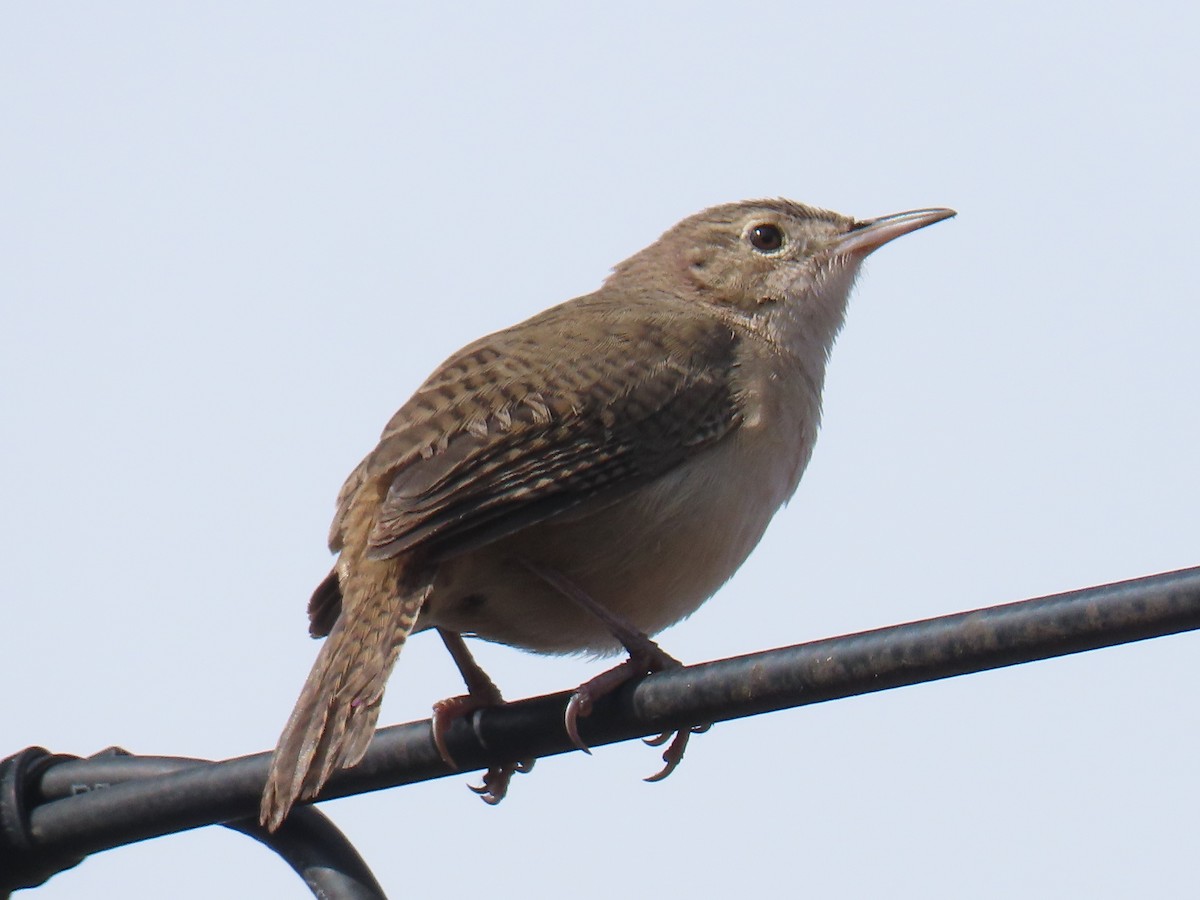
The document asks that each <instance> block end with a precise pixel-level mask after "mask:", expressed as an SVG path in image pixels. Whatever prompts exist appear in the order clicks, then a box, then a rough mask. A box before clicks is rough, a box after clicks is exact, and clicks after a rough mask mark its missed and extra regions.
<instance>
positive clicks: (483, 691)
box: [431, 628, 534, 806]
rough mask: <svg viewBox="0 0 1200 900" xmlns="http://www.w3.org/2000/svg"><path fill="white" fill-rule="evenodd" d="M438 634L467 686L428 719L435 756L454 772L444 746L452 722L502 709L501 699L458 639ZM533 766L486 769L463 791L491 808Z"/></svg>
mask: <svg viewBox="0 0 1200 900" xmlns="http://www.w3.org/2000/svg"><path fill="white" fill-rule="evenodd" d="M438 634H439V635H441V638H442V643H444V644H445V645H446V649H447V650H449V651H450V656H451V657H452V658H453V659H454V663H455V665H457V666H458V671H459V672H460V673H461V674H462V677H463V681H464V682H465V683H466V685H467V693H465V694H461V695H459V696H458V697H449V698H447V699H445V700H440V701H438V702H437V703H435V704H433V716H432V719H431V723H432V726H433V728H432V730H433V744H434V746H435V747H437V751H438V756H440V757H441V758H442V761H443V762H444V763H445V764H446V765H448V766H450V767H451V768H452V769H457V768H458V763H457V762H455V761H454V757H453V756H452V755H451V754H450V747H449V745H448V744H447V742H446V735H447V734H448V733H449V731H450V726H451V725H452V724H453V723H454V720H455V719H465V718H466V717H467V716H470V715H473V714H474V713H476V712H478V711H479V710H481V709H492V708H495V707H497V706H503V705H504V697H503V696H501V694H500V689H499V688H498V687H496V685H495V683H494V682H493V681H492V679H491V678H489V677H488V674H487V673H486V672H485V671H483V669H482V668H481V667H480V665H479V663H477V662H476V661H475V657H473V656H472V655H471V651H470V650H468V649H467V645H466V643H465V642H464V641H463V639H462V635H460V634H455V633H454V632H452V631H443V630H442V629H440V628H439V629H438ZM533 763H534V761H533V760H532V759H529V760H520V761H517V762H509V763H501V764H497V765H492V766H489V767H488V770H487V772H485V773H484V775H483V784H481V785H474V784H468V785H467V787H468V788H470V789H471V790H472V791H474V792H475V793H476V794H478V795H479V796H480V797H481V798H482V799H483V802H484V803H487V804H489V805H491V806H495V805H496V804H497V803H499V802H500V801H501V800H503V799H504V796H505V794H507V793H508V785H509V782H510V781H512V777H513V775H517V774H524V773H526V772H528V771H530V770H531V769H532V768H533Z"/></svg>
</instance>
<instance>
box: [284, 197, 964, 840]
mask: <svg viewBox="0 0 1200 900" xmlns="http://www.w3.org/2000/svg"><path fill="white" fill-rule="evenodd" d="M952 215H954V212H953V210H949V209H923V210H917V211H915V212H904V213H899V214H897V215H891V216H883V217H881V218H877V219H867V220H855V219H852V218H849V217H847V216H843V215H839V214H837V213H833V212H828V211H826V210H821V209H815V208H813V207H810V206H804V205H801V204H799V203H794V202H791V201H787V200H761V201H750V202H743V203H732V204H727V205H724V206H717V207H714V208H712V209H708V210H705V211H704V212H701V213H699V214H697V215H694V216H692V217H690V218H688V219H685V220H683V221H682V222H680V223H679V224H678V225H676V226H675V227H674V228H672V229H670V230H669V231H668V232H666V233H665V234H664V235H663V236H662V237H661V238H659V239H658V240H657V241H656V242H655V243H653V244H651V245H650V246H649V247H647V248H646V249H644V250H642V251H641V252H640V253H637V254H636V255H634V256H632V257H630V258H629V259H627V260H626V261H625V262H623V263H621V264H620V265H618V266H616V268H615V269H614V270H613V273H612V275H610V276H609V278H608V279H607V280H606V281H605V282H604V285H603V286H602V287H601V288H600V289H599V290H598V291H596V292H595V293H593V294H589V295H587V296H585V297H579V298H577V299H575V300H571V301H569V302H567V303H564V304H562V305H560V306H556V307H554V308H552V309H549V310H546V311H545V312H543V313H541V314H539V315H536V316H534V317H533V318H531V319H528V320H527V321H525V322H522V323H520V324H519V325H514V326H513V327H511V328H508V329H505V330H504V331H499V332H497V333H495V334H492V335H489V336H488V337H485V338H482V339H480V340H478V341H476V342H475V343H473V344H470V345H468V346H467V347H464V348H463V349H462V350H460V351H458V352H457V353H455V354H454V355H453V356H451V357H450V358H449V359H448V360H447V361H446V362H445V363H443V364H442V365H441V366H439V367H438V369H437V370H436V371H435V372H434V373H433V374H432V375H431V376H430V377H429V379H428V380H427V381H426V382H425V383H424V384H423V385H421V387H420V388H418V390H417V392H416V394H414V395H413V397H412V398H411V399H410V400H409V401H408V402H407V403H405V404H404V406H403V407H402V408H401V409H400V411H399V412H397V413H396V415H395V416H393V417H392V420H391V421H390V422H389V423H388V425H387V427H386V428H385V429H384V432H383V435H382V437H381V438H380V441H379V445H378V446H377V447H376V448H375V449H374V450H372V451H371V453H370V454H368V455H367V457H366V459H364V460H363V461H362V462H361V463H360V464H359V466H358V468H356V469H355V470H354V471H353V472H352V473H351V474H350V477H349V478H348V479H347V480H346V483H345V485H344V486H343V487H342V490H341V493H340V494H339V496H338V503H337V513H336V515H335V516H334V520H333V527H332V530H331V532H330V538H329V544H330V547H331V548H332V549H333V550H334V551H335V552H337V553H338V554H339V556H338V560H337V565H336V566H335V568H334V570H333V572H331V573H330V576H329V577H328V578H327V579H326V580H325V581H324V582H323V583H322V584H321V586H320V587H318V588H317V591H316V593H315V594H314V595H313V599H312V601H311V602H310V604H309V613H310V618H311V629H310V630H311V631H312V633H313V634H314V636H321V635H325V634H328V638H327V639H326V641H325V644H324V646H322V648H321V651H320V653H319V654H318V656H317V660H316V663H315V664H314V665H313V668H312V672H311V673H310V674H309V676H308V680H307V681H306V682H305V684H304V689H303V691H302V693H301V695H300V699H299V700H298V701H297V703H296V707H295V710H294V711H293V712H292V715H291V718H290V719H289V720H288V723H287V726H286V727H285V729H284V731H283V735H282V736H281V737H280V740H279V745H278V747H277V748H276V750H275V755H274V757H273V759H272V762H271V771H270V776H269V779H268V782H267V785H266V789H265V791H264V793H263V799H262V810H261V816H262V821H263V822H264V823H265V824H266V825H267V826H268V827H270V828H275V827H277V826H278V825H279V824H280V823H281V822H282V821H283V819H284V817H285V816H286V815H287V812H288V810H289V809H290V808H291V806H292V805H293V803H295V802H296V801H297V800H298V799H306V798H310V797H312V796H314V795H315V794H316V793H317V791H318V790H319V789H320V788H321V786H322V785H323V784H324V783H325V781H326V779H328V777H329V776H330V774H331V773H332V772H333V771H334V770H335V769H336V768H339V767H342V766H351V765H354V764H355V763H356V762H358V761H359V759H361V757H362V755H363V754H364V753H365V751H366V749H367V744H368V743H369V742H370V739H371V736H372V734H373V733H374V730H375V723H376V719H377V717H378V713H379V703H380V700H381V698H382V696H383V690H384V683H385V682H386V681H387V678H388V675H389V673H390V672H391V669H392V666H393V664H394V663H395V661H396V656H397V654H398V653H399V652H400V649H401V647H402V646H403V645H404V642H405V640H406V639H407V638H408V636H409V634H411V633H412V632H414V631H423V630H427V629H430V628H436V629H437V630H438V631H439V632H440V633H441V634H442V636H443V639H445V640H446V643H447V646H448V647H449V648H450V649H451V652H452V653H454V655H455V659H456V661H457V662H459V665H460V668H462V670H463V674H464V677H465V678H466V680H467V683H468V687H469V688H470V690H471V693H470V695H468V696H467V697H465V698H456V700H452V701H445V703H446V704H450V705H449V706H445V705H440V706H441V712H442V713H443V714H444V715H443V725H444V719H445V717H446V715H450V716H453V715H460V714H463V713H464V712H465V711H467V710H470V709H473V708H477V707H478V706H479V705H482V704H487V703H493V702H500V697H499V693H498V692H496V691H495V688H494V687H492V685H491V682H490V681H488V680H487V678H486V676H483V675H482V672H480V671H479V670H478V667H475V666H474V665H473V663H471V661H470V657H469V655H468V654H467V653H466V650H465V646H464V645H463V643H462V640H461V637H460V636H461V635H474V636H478V637H481V638H484V639H486V640H490V641H498V642H500V643H504V644H511V645H512V646H515V647H521V648H524V649H526V650H532V651H535V652H540V653H574V652H579V651H587V652H594V653H609V652H615V651H619V650H620V649H621V648H622V647H623V646H624V647H625V648H626V649H627V650H629V651H630V654H631V662H627V663H625V664H623V666H619V667H618V668H617V669H614V670H612V671H611V672H610V673H605V675H602V676H600V677H599V678H597V679H594V680H593V681H591V682H588V683H587V684H585V685H582V686H581V687H580V689H579V692H578V693H577V694H576V697H575V699H573V701H572V703H571V705H570V707H569V708H568V711H567V728H568V731H569V732H570V733H571V734H572V736H573V737H574V739H575V740H576V742H577V743H578V742H579V739H578V732H577V731H576V730H575V718H576V717H577V716H579V715H586V713H587V711H588V709H589V707H590V703H591V701H592V700H593V699H595V697H597V696H599V695H600V694H602V693H604V692H606V691H608V690H611V689H613V688H614V687H615V686H617V685H618V684H620V683H621V682H622V681H624V680H628V679H629V678H631V677H636V676H638V675H641V674H645V673H646V672H649V671H654V670H657V669H661V668H663V667H664V666H666V665H670V664H672V663H673V662H674V661H673V660H671V658H670V657H668V656H666V654H664V653H662V652H661V651H659V650H658V648H657V646H656V645H655V644H654V643H653V642H651V641H650V640H649V639H648V638H647V637H646V635H650V634H655V633H657V632H659V631H661V630H662V629H664V628H666V627H667V626H669V625H671V624H673V623H675V622H678V621H679V620H680V619H683V618H684V617H686V616H688V615H689V614H691V613H692V612H694V611H695V610H696V609H697V608H698V607H699V606H700V605H701V604H702V603H703V602H704V601H705V600H707V599H708V597H709V596H711V595H712V594H713V592H714V591H716V590H717V588H719V587H720V586H721V585H722V584H723V583H724V582H725V581H726V580H727V579H728V578H729V577H730V576H731V575H732V574H733V573H734V571H735V570H736V569H737V568H738V566H740V565H741V564H742V562H743V561H744V560H745V559H746V557H747V556H748V555H749V553H750V551H751V550H752V549H753V548H754V546H755V545H756V544H757V543H758V541H759V539H760V538H761V537H762V535H763V532H764V530H765V529H766V527H767V523H768V522H769V521H770V520H771V517H772V516H773V515H774V514H775V512H776V510H778V509H779V508H780V506H781V505H782V504H783V503H784V502H785V501H786V500H787V499H788V498H789V497H790V496H791V495H792V493H793V491H795V489H796V485H797V483H798V482H799V481H800V476H801V474H802V473H803V471H804V467H805V465H806V464H807V463H808V459H809V456H810V455H811V453H812V449H813V443H814V441H815V440H816V436H817V425H818V421H819V419H820V413H821V389H822V385H823V383H824V379H825V364H826V360H827V359H828V357H829V352H830V349H831V347H832V345H833V341H834V338H835V336H836V335H837V333H838V330H839V329H840V328H841V325H842V321H843V318H844V316H845V310H846V301H847V298H848V295H849V293H850V289H851V287H852V285H853V283H854V279H855V276H856V275H857V273H858V270H859V266H860V264H861V263H862V261H863V259H864V258H865V257H866V256H867V255H868V254H869V253H870V252H871V251H873V250H875V249H876V248H878V247H880V246H882V245H883V244H885V243H887V242H888V241H890V240H892V239H893V238H896V237H899V236H900V235H903V234H907V233H909V232H911V231H915V230H916V229H918V228H922V227H924V226H926V225H930V224H932V223H934V222H938V221H941V220H942V219H945V218H948V217H949V216H952ZM456 703H457V706H456V705H455V704H456ZM437 723H438V716H436V715H435V737H436V738H437V739H438V741H439V748H440V749H441V750H442V752H443V755H445V756H447V757H448V754H446V751H445V747H444V744H442V743H441V736H440V734H439V733H438V732H439V728H438V727H437ZM681 737H682V738H684V739H686V733H684V734H682V735H681ZM676 744H677V745H679V746H678V747H677V751H678V752H677V753H676V758H675V760H674V761H675V762H677V761H678V756H679V755H681V754H682V744H681V741H680V737H677V738H676ZM664 758H666V757H664ZM671 765H672V761H670V760H668V768H670V767H671ZM509 772H511V769H510V770H507V771H501V772H496V771H493V772H490V773H489V777H490V779H491V780H490V781H488V780H485V785H487V786H488V789H487V790H486V791H483V792H486V793H488V794H489V795H490V796H488V797H485V799H489V800H497V799H499V797H500V796H502V795H503V790H504V787H505V785H506V783H507V774H508V773H509Z"/></svg>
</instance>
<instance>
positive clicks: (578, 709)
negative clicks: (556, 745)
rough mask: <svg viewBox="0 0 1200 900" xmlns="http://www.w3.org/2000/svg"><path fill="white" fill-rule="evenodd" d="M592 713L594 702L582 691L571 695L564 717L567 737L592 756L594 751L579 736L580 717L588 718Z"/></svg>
mask: <svg viewBox="0 0 1200 900" xmlns="http://www.w3.org/2000/svg"><path fill="white" fill-rule="evenodd" d="M591 711H592V701H591V698H590V697H588V696H587V695H586V694H585V693H584V692H583V691H582V690H579V691H576V692H575V693H574V694H572V695H571V699H570V701H568V703H567V711H566V714H565V715H564V717H563V724H564V725H565V726H566V729H567V737H569V738H570V739H571V743H572V744H574V745H575V746H576V747H578V748H579V749H580V750H582V751H583V752H584V753H586V754H587V755H588V756H591V755H592V749H591V748H590V747H589V746H588V745H587V744H586V743H584V741H583V738H582V737H580V736H579V717H580V716H586V715H587V714H588V713H590V712H591Z"/></svg>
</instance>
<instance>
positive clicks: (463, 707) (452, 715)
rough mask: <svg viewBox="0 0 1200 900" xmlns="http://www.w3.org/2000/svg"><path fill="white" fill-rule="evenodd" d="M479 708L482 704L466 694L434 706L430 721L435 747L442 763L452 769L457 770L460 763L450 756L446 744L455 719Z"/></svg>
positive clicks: (441, 701)
mask: <svg viewBox="0 0 1200 900" xmlns="http://www.w3.org/2000/svg"><path fill="white" fill-rule="evenodd" d="M479 706H480V704H479V703H478V701H477V700H476V699H475V698H474V697H471V696H470V695H466V694H464V695H463V696H461V697H448V698H447V699H445V700H439V701H438V702H437V703H435V704H433V714H432V715H431V716H430V719H429V721H430V726H431V730H432V731H433V745H434V746H435V747H437V752H438V756H440V757H441V758H442V762H444V763H445V764H446V765H448V766H449V767H450V768H452V769H457V768H458V763H457V762H455V761H454V757H453V756H451V755H450V748H449V746H448V745H447V744H446V734H447V733H448V732H449V731H450V724H451V723H452V722H453V721H454V720H455V719H461V718H462V717H463V716H465V715H468V714H469V713H472V712H474V711H475V710H476V709H479Z"/></svg>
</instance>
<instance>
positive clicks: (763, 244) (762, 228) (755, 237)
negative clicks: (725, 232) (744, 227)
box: [746, 223, 783, 253]
mask: <svg viewBox="0 0 1200 900" xmlns="http://www.w3.org/2000/svg"><path fill="white" fill-rule="evenodd" d="M746 237H747V238H748V239H749V241H750V246H751V247H753V248H754V249H755V250H757V251H758V252H760V253H774V252H775V251H776V250H778V249H779V248H780V247H782V246H783V232H782V231H780V230H779V226H778V225H771V224H769V223H768V224H764V225H755V226H753V227H752V228H751V229H750V230H749V231H748V232H746Z"/></svg>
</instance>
